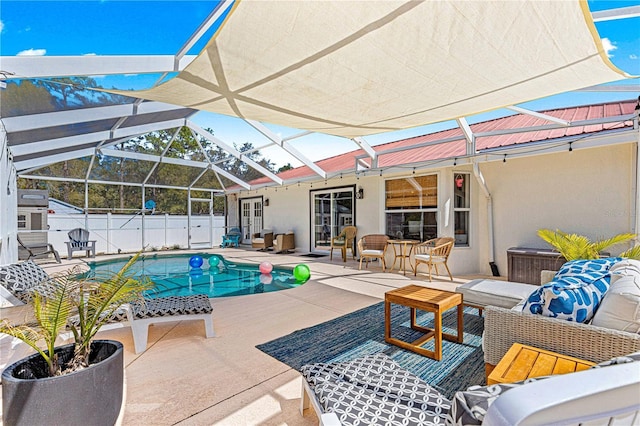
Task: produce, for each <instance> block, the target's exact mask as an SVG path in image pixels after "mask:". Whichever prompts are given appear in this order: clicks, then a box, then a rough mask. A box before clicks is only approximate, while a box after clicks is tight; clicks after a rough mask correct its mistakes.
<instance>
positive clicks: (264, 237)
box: [251, 229, 273, 251]
mask: <svg viewBox="0 0 640 426" xmlns="http://www.w3.org/2000/svg"><path fill="white" fill-rule="evenodd" d="M251 247H253V248H257V249H259V250H262V251H267V250H268V249H269V248H271V247H273V231H272V230H270V229H263V230H262V231H260V232H257V233H255V234H253V235H252V236H251Z"/></svg>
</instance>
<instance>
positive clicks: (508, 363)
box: [487, 343, 594, 385]
mask: <svg viewBox="0 0 640 426" xmlns="http://www.w3.org/2000/svg"><path fill="white" fill-rule="evenodd" d="M592 365H594V363H593V362H590V361H585V360H582V359H578V358H573V357H570V356H566V355H561V354H558V353H555V352H551V351H546V350H544V349H538V348H534V347H533V346H527V345H521V344H520V343H514V344H513V345H512V346H511V348H509V350H508V351H507V353H506V354H505V355H504V357H502V359H501V360H500V362H499V363H498V365H496V368H494V369H493V371H492V372H491V374H489V377H487V384H488V385H495V384H497V383H513V382H519V381H521V380H525V379H528V378H530V377H540V376H549V375H551V374H565V373H573V372H574V371H581V370H586V369H588V368H590V367H591V366H592Z"/></svg>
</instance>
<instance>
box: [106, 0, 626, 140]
mask: <svg viewBox="0 0 640 426" xmlns="http://www.w3.org/2000/svg"><path fill="white" fill-rule="evenodd" d="M233 7H234V10H233V11H232V12H231V13H230V14H229V17H228V18H227V20H226V22H225V23H224V24H223V25H222V27H221V28H220V30H219V31H218V32H217V33H216V35H215V36H214V37H213V39H212V40H210V42H209V43H208V44H207V47H206V48H205V49H204V50H203V51H202V52H201V53H200V54H199V55H198V57H197V58H196V59H195V60H194V61H193V62H191V64H189V65H188V66H187V67H186V68H185V69H184V70H183V71H182V72H180V73H179V74H178V76H177V77H175V78H173V79H172V80H170V81H168V82H166V83H164V84H162V85H160V86H158V87H155V88H153V89H150V90H145V91H136V92H119V93H123V94H127V95H129V96H136V97H140V98H144V99H150V100H156V101H161V102H166V103H171V104H176V105H181V106H184V107H189V108H194V109H200V110H206V111H211V112H216V113H221V114H226V115H232V116H237V117H241V118H245V119H250V120H258V121H262V122H268V123H273V124H279V125H284V126H288V127H292V128H298V129H304V130H309V131H314V132H321V133H327V134H332V135H337V136H344V137H349V138H353V137H357V136H363V135H369V134H375V133H381V132H386V131H392V130H398V129H405V128H411V127H416V126H420V125H424V124H429V123H434V122H440V121H445V120H450V119H454V118H459V117H464V116H468V115H471V114H476V113H480V112H483V111H488V110H493V109H496V108H499V107H504V106H509V105H514V104H518V103H522V102H525V101H530V100H533V99H538V98H542V97H546V96H550V95H553V94H557V93H561V92H566V91H571V90H576V89H580V88H583V87H587V86H592V85H597V84H602V83H605V82H610V81H615V80H619V79H621V78H623V77H629V76H628V75H626V74H625V73H623V72H622V71H620V70H618V69H616V68H615V67H614V66H613V65H612V63H611V62H610V61H609V60H608V58H607V55H606V53H605V51H604V48H603V46H602V43H601V41H600V38H599V37H598V34H597V32H596V29H595V26H594V24H593V20H592V18H591V14H590V12H589V9H588V6H587V3H586V1H451V0H446V1H240V2H236V3H235V5H234V6H233Z"/></svg>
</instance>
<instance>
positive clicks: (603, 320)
mask: <svg viewBox="0 0 640 426" xmlns="http://www.w3.org/2000/svg"><path fill="white" fill-rule="evenodd" d="M613 276H615V274H614V275H612V277H613ZM591 324H592V325H595V326H597V327H604V328H611V329H614V330H622V331H628V332H631V333H640V275H637V274H633V275H627V276H622V277H621V278H618V279H617V280H616V281H615V282H614V283H613V284H611V286H610V287H609V290H608V291H607V293H606V294H605V295H604V298H603V299H602V302H601V303H600V306H599V307H598V309H597V310H596V313H595V314H594V316H593V320H592V321H591Z"/></svg>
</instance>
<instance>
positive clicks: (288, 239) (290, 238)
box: [273, 231, 296, 253]
mask: <svg viewBox="0 0 640 426" xmlns="http://www.w3.org/2000/svg"><path fill="white" fill-rule="evenodd" d="M295 249H296V242H295V234H294V233H293V231H288V232H287V233H286V234H278V235H276V238H275V240H274V241H273V251H274V252H276V253H289V251H291V250H295Z"/></svg>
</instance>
